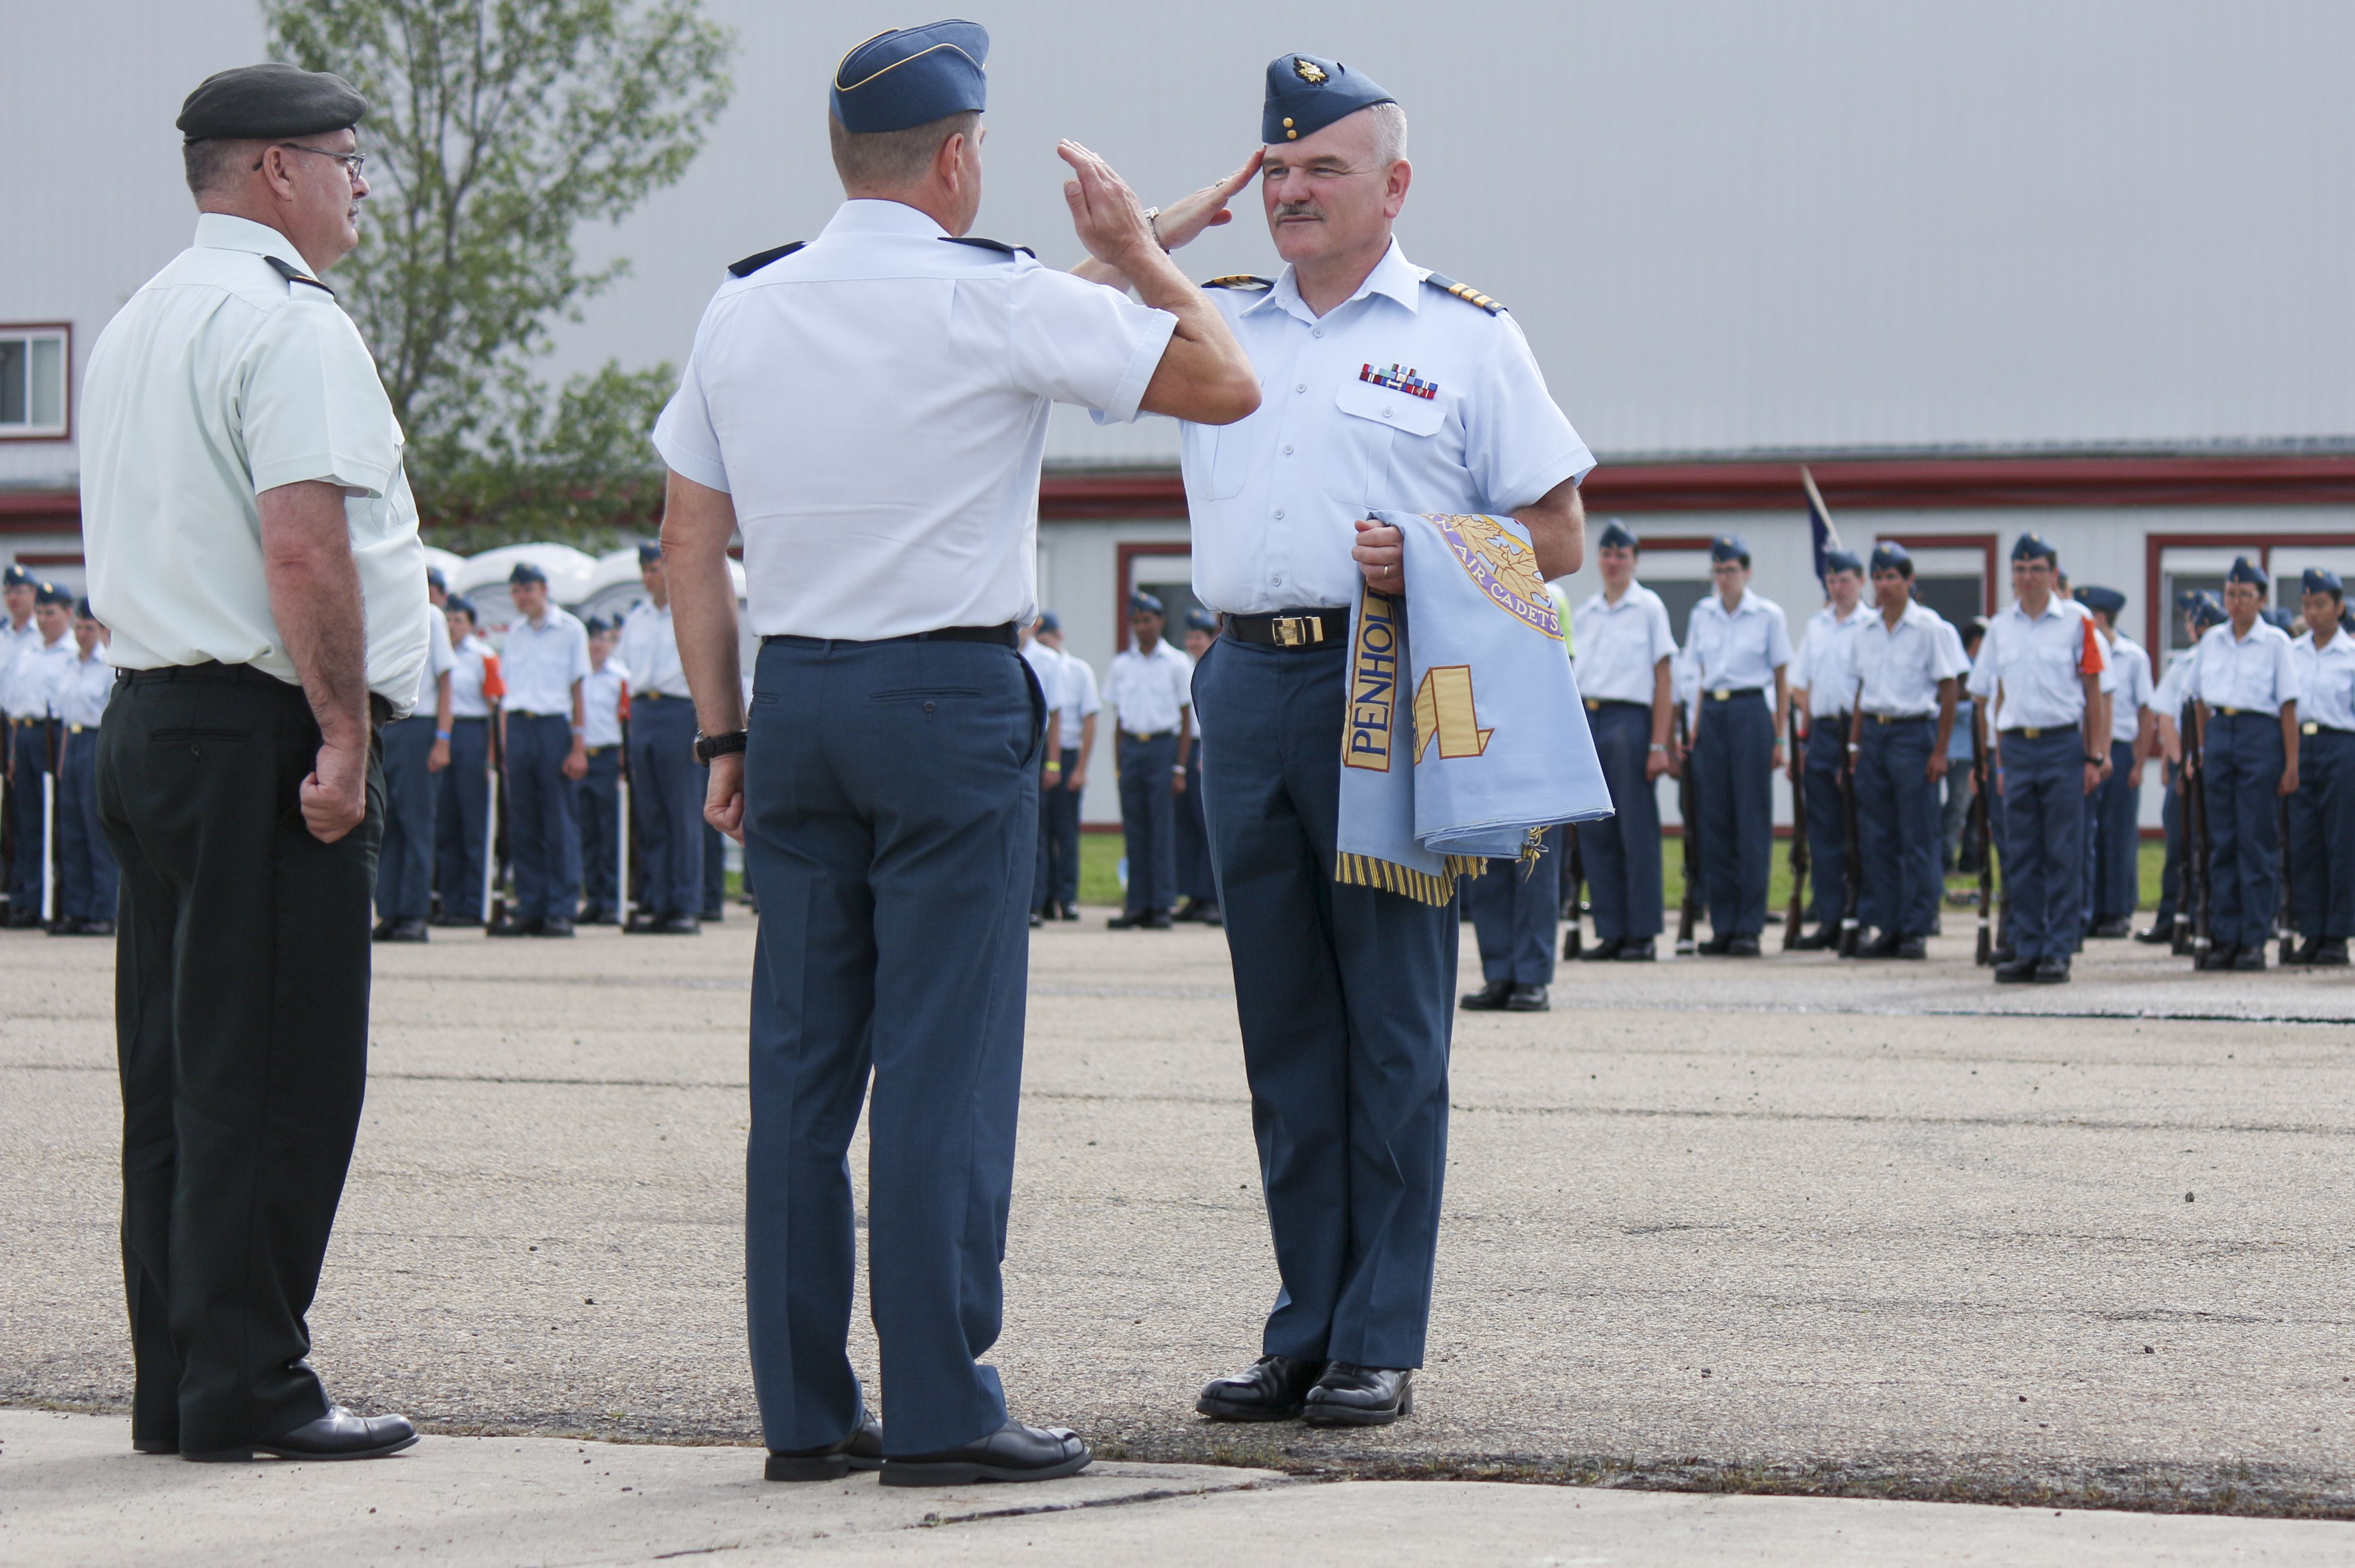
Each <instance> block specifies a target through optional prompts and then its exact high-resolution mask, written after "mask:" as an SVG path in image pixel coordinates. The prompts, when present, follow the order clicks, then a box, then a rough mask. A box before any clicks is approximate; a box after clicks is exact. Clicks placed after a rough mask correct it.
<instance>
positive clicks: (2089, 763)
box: [2085, 751, 2109, 768]
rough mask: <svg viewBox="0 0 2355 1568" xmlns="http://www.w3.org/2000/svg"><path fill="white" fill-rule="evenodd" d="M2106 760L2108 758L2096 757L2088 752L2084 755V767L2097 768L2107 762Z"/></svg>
mask: <svg viewBox="0 0 2355 1568" xmlns="http://www.w3.org/2000/svg"><path fill="white" fill-rule="evenodd" d="M2108 760H2109V758H2106V757H2096V756H2094V754H2093V753H2092V752H2090V751H2089V752H2087V753H2085V766H2086V767H2088V768H2099V767H2100V766H2101V765H2102V764H2103V763H2105V762H2107V761H2108Z"/></svg>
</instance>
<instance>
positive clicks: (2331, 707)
mask: <svg viewBox="0 0 2355 1568" xmlns="http://www.w3.org/2000/svg"><path fill="white" fill-rule="evenodd" d="M2290 652H2291V653H2292V655H2294V656H2295V657H2296V661H2297V716H2298V721H2299V723H2300V724H2301V725H2306V726H2316V727H2318V728H2321V729H2332V730H2344V731H2348V732H2350V733H2355V637H2350V636H2349V635H2348V634H2347V631H2346V630H2345V629H2344V628H2340V629H2339V630H2335V631H2333V632H2332V633H2331V636H2330V641H2328V642H2326V643H2324V644H2323V645H2322V646H2321V647H2319V648H2317V647H2316V646H2315V645H2314V633H2313V632H2311V631H2305V632H2300V633H2299V634H2298V639H2297V641H2296V642H2293V643H2291V644H2290ZM2306 733H2307V734H2308V735H2311V734H2313V733H2314V730H2313V729H2307V732H2306Z"/></svg>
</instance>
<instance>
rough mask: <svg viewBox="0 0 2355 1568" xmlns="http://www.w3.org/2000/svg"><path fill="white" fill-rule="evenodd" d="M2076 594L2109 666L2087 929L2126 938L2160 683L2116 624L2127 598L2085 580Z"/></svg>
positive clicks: (2136, 888) (2093, 808) (2089, 848)
mask: <svg viewBox="0 0 2355 1568" xmlns="http://www.w3.org/2000/svg"><path fill="white" fill-rule="evenodd" d="M2076 599H2077V602H2078V603H2079V604H2082V605H2083V606H2084V607H2085V608H2086V609H2088V610H2091V611H2092V612H2093V616H2094V625H2095V626H2096V627H2097V628H2099V629H2100V630H2101V633H2102V643H2103V648H2104V651H2105V655H2106V657H2107V658H2108V660H2109V665H2110V667H2109V670H2108V672H2107V673H2106V674H2105V679H2104V684H2103V696H2104V698H2105V701H2106V702H2107V703H2108V705H2109V723H2110V729H2109V748H2108V761H2107V763H2106V765H2105V768H2104V769H2103V773H2102V787H2101V788H2100V789H2096V790H2094V793H2093V794H2092V795H2091V796H2089V797H2087V800H2086V806H2087V816H2086V821H2085V916H2084V919H2085V935H2087V936H2088V937H2098V938H2112V937H2126V936H2131V935H2132V934H2133V932H2134V912H2135V905H2136V904H2137V902H2138V901H2139V900H2140V899H2141V897H2142V861H2141V856H2142V758H2143V757H2144V756H2145V755H2146V749H2147V745H2148V742H2149V733H2150V727H2151V725H2152V723H2153V720H2154V718H2155V717H2156V715H2155V714H2154V712H2153V709H2152V703H2153V700H2154V698H2155V697H2156V696H2157V691H2158V689H2157V686H2156V684H2155V683H2154V682H2153V681H2152V679H2151V669H2150V655H2149V654H2147V653H2146V652H2143V649H2142V645H2141V644H2140V643H2138V642H2137V641H2135V640H2134V639H2133V638H2131V637H2128V636H2127V635H2126V633H2125V632H2123V631H2120V630H2118V617H2119V615H2121V614H2122V613H2123V612H2124V611H2125V609H2126V595H2124V594H2122V593H2120V592H2119V591H2118V590H2117V589H2115V588H2102V587H2099V586H2095V585H2090V584H2089V585H2087V586H2085V587H2083V588H2078V589H2077V590H2076Z"/></svg>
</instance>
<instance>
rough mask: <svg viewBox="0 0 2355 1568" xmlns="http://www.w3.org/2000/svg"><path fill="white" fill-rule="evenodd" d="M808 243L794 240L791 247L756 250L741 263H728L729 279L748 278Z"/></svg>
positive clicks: (783, 246)
mask: <svg viewBox="0 0 2355 1568" xmlns="http://www.w3.org/2000/svg"><path fill="white" fill-rule="evenodd" d="M808 243H809V241H808V240H806V239H796V240H794V242H793V243H792V244H791V245H780V246H778V247H777V248H776V249H774V250H756V251H754V252H753V253H752V254H751V255H750V256H747V257H745V258H744V260H741V261H731V262H730V263H729V264H728V275H729V276H730V277H731V278H749V277H751V275H752V274H753V273H755V272H757V271H759V270H761V269H762V268H763V267H765V266H767V265H768V264H769V263H770V262H772V261H782V260H784V259H785V258H786V257H788V256H791V255H792V254H793V253H794V251H796V250H799V249H801V248H802V247H803V246H805V245H807V244H808Z"/></svg>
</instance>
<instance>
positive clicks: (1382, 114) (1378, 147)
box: [1366, 103, 1406, 169]
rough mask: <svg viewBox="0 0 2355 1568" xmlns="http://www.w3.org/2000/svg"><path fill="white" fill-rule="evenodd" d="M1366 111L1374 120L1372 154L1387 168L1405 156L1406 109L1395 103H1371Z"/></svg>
mask: <svg viewBox="0 0 2355 1568" xmlns="http://www.w3.org/2000/svg"><path fill="white" fill-rule="evenodd" d="M1366 112H1367V113H1368V114H1369V115H1371V116H1372V117H1373V122H1374V156H1375V158H1376V159H1377V160H1379V161H1380V164H1381V166H1382V167H1383V168H1385V169H1387V168H1389V167H1390V166H1391V164H1395V163H1397V162H1398V161H1399V160H1400V159H1401V158H1403V157H1405V156H1406V111H1405V110H1403V109H1401V108H1400V107H1399V106H1398V105H1397V104H1395V103H1372V104H1369V105H1367V106H1366Z"/></svg>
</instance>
